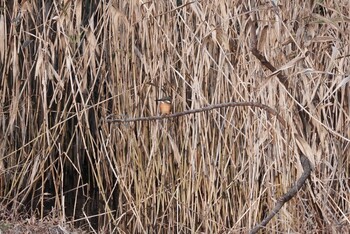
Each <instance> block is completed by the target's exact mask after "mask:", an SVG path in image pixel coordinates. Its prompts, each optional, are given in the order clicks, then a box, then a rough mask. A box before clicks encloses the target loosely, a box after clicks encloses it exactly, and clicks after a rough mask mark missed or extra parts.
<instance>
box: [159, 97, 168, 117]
mask: <svg viewBox="0 0 350 234" xmlns="http://www.w3.org/2000/svg"><path fill="white" fill-rule="evenodd" d="M156 101H157V102H160V104H159V110H160V114H161V115H169V114H170V112H171V107H172V105H171V97H163V98H160V99H156Z"/></svg>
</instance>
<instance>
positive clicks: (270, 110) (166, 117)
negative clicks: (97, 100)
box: [107, 102, 286, 127]
mask: <svg viewBox="0 0 350 234" xmlns="http://www.w3.org/2000/svg"><path fill="white" fill-rule="evenodd" d="M237 106H249V107H255V108H260V109H263V110H265V111H267V112H268V113H270V114H272V115H275V116H276V118H277V119H278V121H279V122H280V123H281V124H282V125H283V126H284V127H286V122H285V121H284V119H283V118H282V117H281V116H280V115H279V114H278V112H277V111H276V110H275V109H272V108H271V107H269V106H267V105H264V104H261V103H256V102H227V103H220V104H215V105H210V106H206V107H203V108H200V109H194V110H187V111H183V112H176V113H174V114H171V115H163V116H149V117H138V118H124V119H113V118H107V122H114V123H127V122H137V121H152V120H159V119H168V118H175V117H179V116H183V115H189V114H195V113H199V112H204V111H210V110H213V109H219V108H224V107H237Z"/></svg>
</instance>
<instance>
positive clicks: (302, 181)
mask: <svg viewBox="0 0 350 234" xmlns="http://www.w3.org/2000/svg"><path fill="white" fill-rule="evenodd" d="M300 162H301V165H302V166H303V170H304V172H303V174H302V175H301V177H300V178H299V179H298V180H297V183H296V184H295V185H294V186H293V187H292V188H290V189H289V191H288V192H287V193H285V194H284V195H283V196H282V197H280V198H279V199H278V202H277V204H276V205H275V207H274V208H273V209H272V211H271V212H270V214H269V215H268V216H266V218H264V220H263V221H261V223H259V224H258V225H256V226H255V227H254V228H253V229H252V230H251V231H250V232H249V233H250V234H254V233H257V232H258V231H259V230H260V229H261V228H263V227H265V226H266V224H267V223H268V222H270V220H271V219H272V218H273V217H274V216H275V215H276V214H277V213H278V211H279V210H280V209H281V208H282V206H283V205H284V203H286V202H288V201H289V200H290V199H292V198H293V197H294V196H295V194H296V193H297V192H298V191H299V190H300V189H301V187H303V185H304V184H305V182H306V180H307V179H308V178H309V176H310V174H311V168H312V167H311V163H310V160H309V159H308V158H307V157H306V156H305V155H303V154H301V155H300Z"/></svg>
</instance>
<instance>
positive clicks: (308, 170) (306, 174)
mask: <svg viewBox="0 0 350 234" xmlns="http://www.w3.org/2000/svg"><path fill="white" fill-rule="evenodd" d="M276 14H277V13H276ZM256 22H257V21H256V16H255V15H254V14H253V15H252V22H251V30H250V33H251V52H252V54H253V55H254V56H255V57H256V58H257V59H258V60H259V61H260V63H261V64H262V65H263V66H264V67H266V68H268V69H269V70H270V71H272V72H276V71H277V69H276V68H275V67H274V66H273V65H272V64H271V63H270V62H269V61H268V60H267V58H266V57H265V56H264V55H263V54H262V53H261V52H260V51H259V50H258V48H257V44H258V39H257V35H256V24H255V23H256ZM276 75H277V77H278V79H279V81H280V82H281V83H282V84H283V85H284V87H285V88H286V89H288V82H287V77H286V76H285V75H284V74H283V73H282V72H278V73H276ZM299 157H300V162H301V165H302V167H303V170H304V172H303V174H302V175H301V177H300V178H299V179H298V180H297V182H296V184H295V185H294V186H293V187H292V188H291V189H290V190H289V191H288V192H287V193H285V194H284V195H283V196H282V197H280V198H279V199H278V202H277V204H276V206H275V207H274V208H273V210H272V211H271V212H270V214H269V215H268V216H267V217H266V218H264V220H263V221H261V223H260V224H257V225H256V226H255V227H254V228H253V229H252V230H251V231H250V232H249V233H250V234H253V233H257V232H258V231H259V230H260V229H262V228H263V227H265V226H266V225H267V223H268V222H270V220H271V219H272V218H273V217H274V216H275V215H276V214H277V213H278V212H279V210H280V209H281V208H282V206H283V205H284V203H286V202H288V201H289V200H290V199H292V198H293V197H294V196H295V195H296V193H297V192H298V191H299V190H300V189H301V187H303V185H304V184H305V182H306V180H307V179H308V178H309V176H310V174H311V171H312V167H311V162H310V160H309V159H308V158H307V157H306V156H305V155H303V154H300V156H299Z"/></svg>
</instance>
